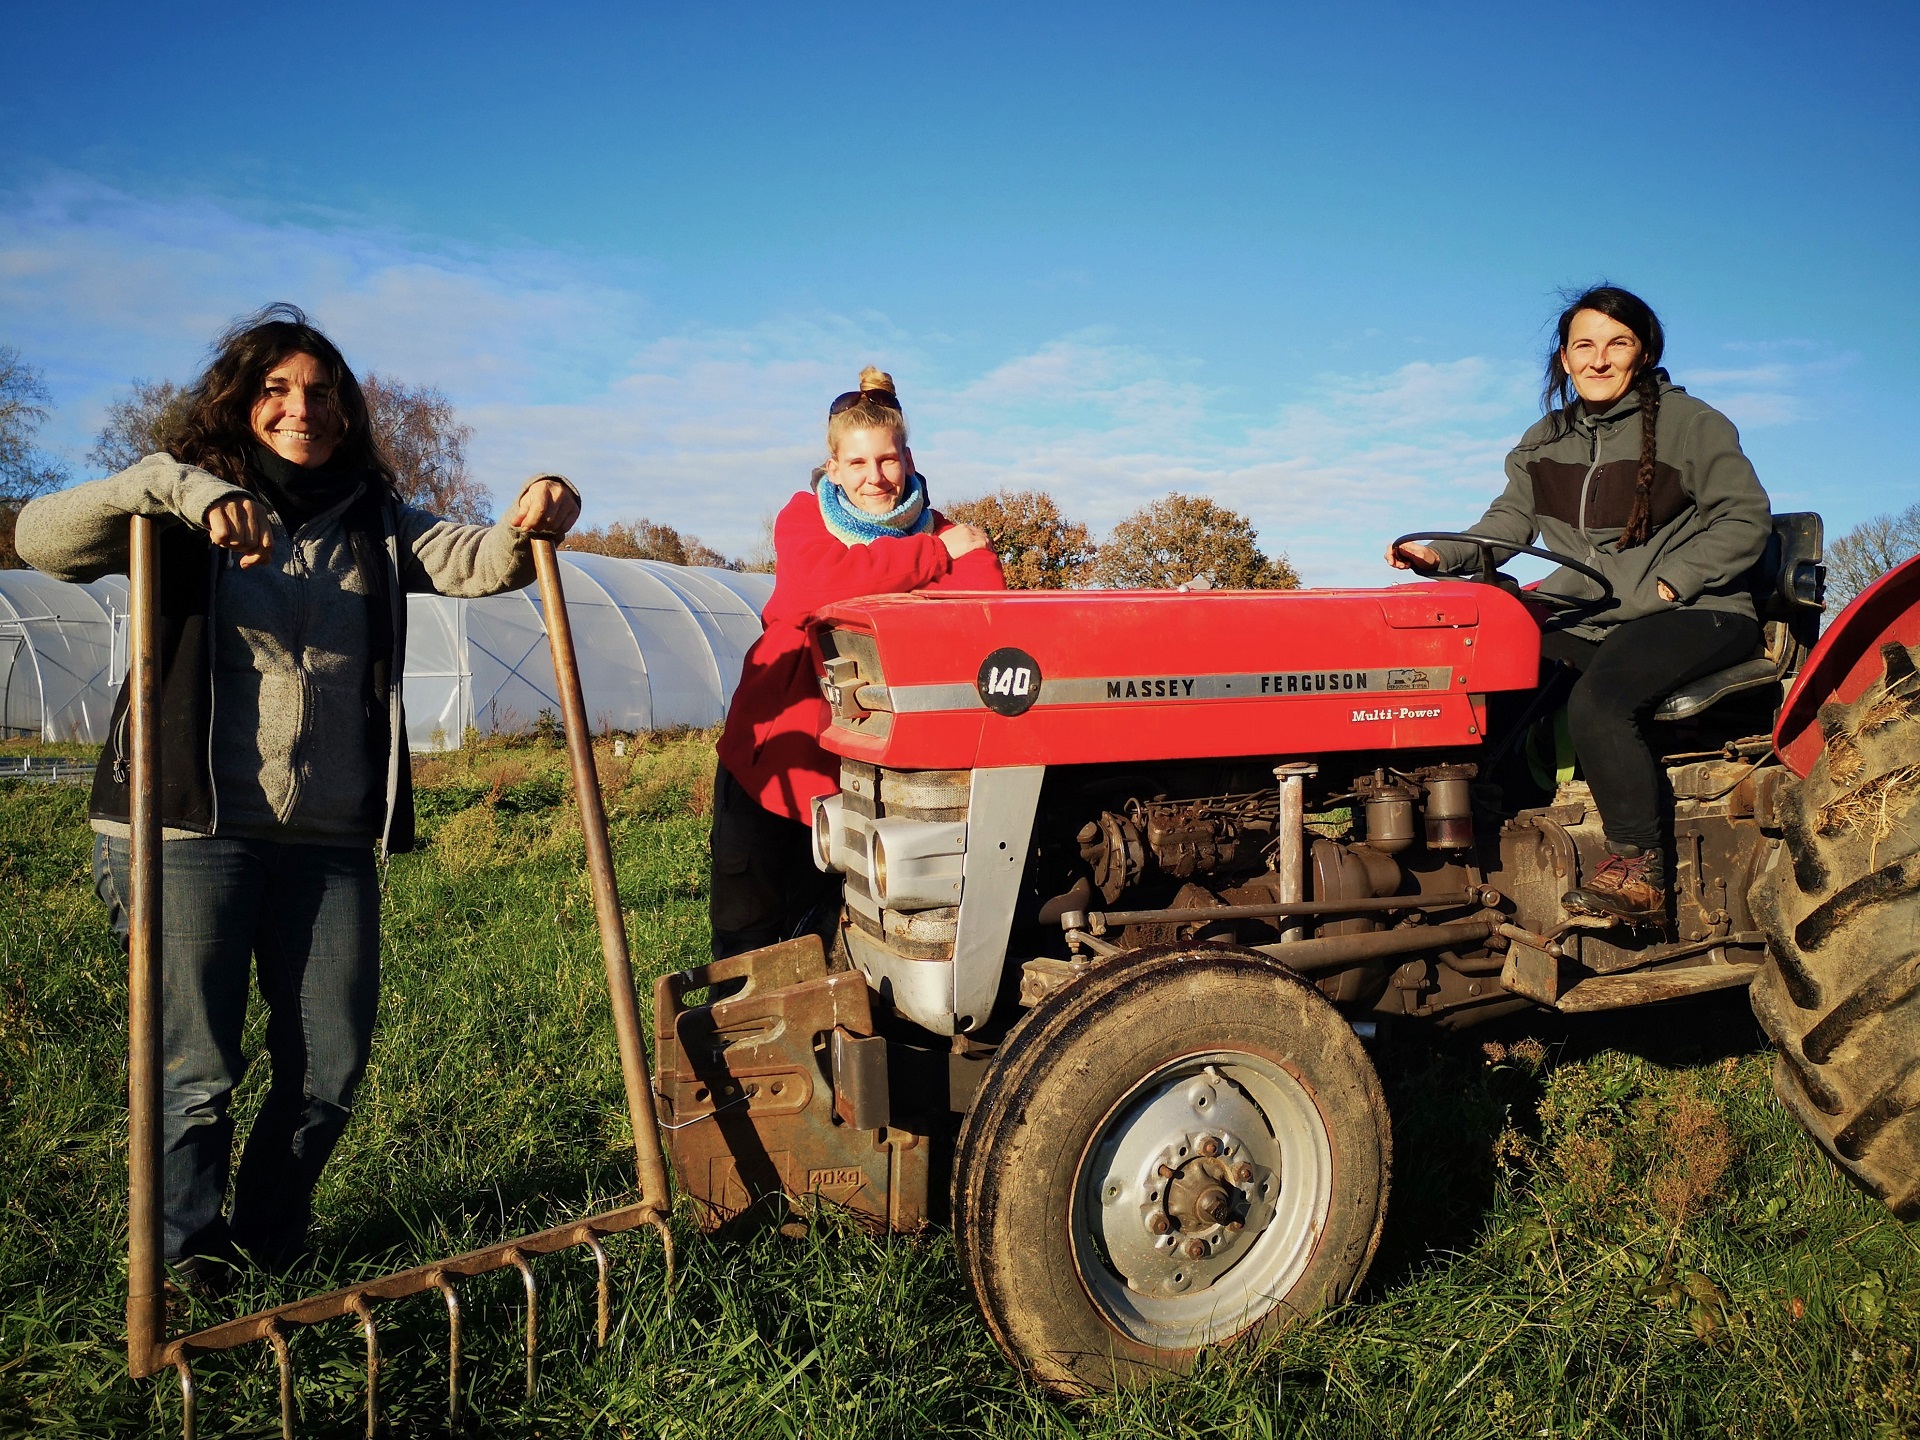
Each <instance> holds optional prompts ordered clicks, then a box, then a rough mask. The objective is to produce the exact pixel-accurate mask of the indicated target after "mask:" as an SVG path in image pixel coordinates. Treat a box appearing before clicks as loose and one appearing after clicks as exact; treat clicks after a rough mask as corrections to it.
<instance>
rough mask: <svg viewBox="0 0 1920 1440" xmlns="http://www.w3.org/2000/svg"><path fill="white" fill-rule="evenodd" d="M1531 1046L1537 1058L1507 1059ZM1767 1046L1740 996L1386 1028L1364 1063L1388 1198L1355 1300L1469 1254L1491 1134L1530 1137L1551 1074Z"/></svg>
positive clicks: (1490, 1199)
mask: <svg viewBox="0 0 1920 1440" xmlns="http://www.w3.org/2000/svg"><path fill="white" fill-rule="evenodd" d="M1528 1040H1532V1041H1535V1042H1538V1044H1539V1045H1540V1046H1541V1047H1542V1057H1543V1058H1542V1063H1539V1064H1535V1065H1527V1064H1519V1063H1509V1062H1508V1061H1507V1060H1506V1059H1505V1056H1506V1054H1508V1053H1511V1052H1512V1051H1513V1049H1514V1047H1515V1046H1516V1045H1521V1044H1523V1043H1524V1042H1526V1041H1528ZM1766 1048H1767V1040H1766V1037H1765V1035H1763V1034H1762V1033H1761V1030H1760V1027H1759V1026H1758V1025H1757V1024H1756V1023H1755V1021H1754V1019H1753V1012H1752V1011H1751V1010H1750V1009H1749V1008H1748V1005H1747V994H1746V991H1744V990H1727V991H1721V992H1718V993H1716V994H1712V995H1706V996H1701V997H1699V998H1697V999H1691V1000H1681V1001H1675V1002H1672V1003H1669V1004H1666V1005H1656V1006H1651V1007H1648V1008H1646V1009H1639V1010H1620V1011H1612V1012H1603V1013H1600V1014H1595V1015H1575V1016H1569V1015H1559V1014H1555V1013H1552V1012H1549V1011H1544V1010H1542V1011H1534V1012H1523V1013H1521V1014H1517V1015H1510V1016H1506V1017H1503V1018H1501V1019H1500V1020H1496V1021H1493V1022H1491V1023H1489V1024H1487V1025H1484V1026H1481V1027H1480V1028H1478V1029H1475V1030H1470V1031H1466V1032H1464V1033H1461V1034H1449V1033H1447V1032H1444V1031H1440V1030H1437V1029H1426V1028H1419V1027H1415V1026H1412V1025H1405V1026H1401V1027H1397V1028H1394V1029H1391V1030H1386V1031H1383V1038H1382V1040H1381V1041H1380V1043H1379V1044H1378V1045H1376V1046H1375V1048H1374V1050H1373V1058H1374V1063H1375V1065H1376V1066H1377V1067H1378V1068H1379V1071H1380V1080H1381V1084H1382V1086H1383V1087H1384V1089H1385V1090H1386V1094H1387V1105H1388V1107H1389V1109H1390V1110H1391V1111H1392V1113H1393V1154H1394V1165H1393V1169H1394V1174H1393V1194H1392V1196H1391V1198H1390V1201H1389V1203H1388V1206H1387V1223H1386V1229H1385V1231H1384V1232H1383V1234H1382V1235H1381V1239H1380V1250H1379V1253H1378V1255H1377V1256H1376V1257H1375V1260H1374V1263H1373V1267H1372V1269H1371V1270H1370V1271H1369V1272H1368V1277H1367V1284H1366V1287H1365V1291H1364V1292H1363V1294H1365V1295H1373V1296H1377V1295H1379V1294H1381V1293H1383V1292H1384V1291H1386V1290H1389V1289H1391V1288H1392V1287H1394V1286H1395V1285H1397V1284H1399V1283H1401V1282H1402V1281H1404V1280H1406V1279H1408V1278H1409V1277H1410V1276H1412V1275H1413V1274H1415V1273H1416V1272H1418V1271H1419V1270H1421V1269H1422V1268H1424V1267H1425V1266H1426V1265H1427V1264H1429V1263H1430V1262H1431V1261H1432V1260H1433V1259H1434V1258H1435V1257H1437V1256H1451V1255H1455V1254H1458V1253H1461V1252H1464V1251H1466V1250H1468V1249H1470V1248H1471V1247H1472V1245H1473V1243H1474V1240H1475V1238H1476V1237H1477V1236H1478V1235H1479V1234H1480V1232H1481V1230H1482V1229H1483V1228H1484V1226H1485V1224H1486V1221H1487V1217H1488V1214H1489V1213H1490V1212H1491V1211H1492V1209H1493V1208H1494V1205H1495V1203H1496V1202H1497V1200H1498V1198H1499V1193H1500V1170H1499V1166H1498V1163H1497V1159H1496V1152H1497V1147H1498V1145H1499V1142H1500V1137H1501V1135H1502V1134H1503V1133H1505V1132H1506V1131H1508V1130H1509V1129H1511V1130H1514V1131H1517V1132H1518V1133H1519V1134H1521V1135H1524V1136H1526V1137H1528V1138H1530V1139H1531V1138H1535V1137H1536V1136H1537V1135H1538V1131H1539V1123H1538V1119H1537V1116H1536V1113H1535V1110H1536V1107H1537V1105H1538V1104H1539V1100H1540V1096H1541V1094H1542V1090H1543V1087H1544V1083H1545V1080H1546V1077H1547V1075H1548V1074H1549V1073H1550V1071H1551V1070H1552V1069H1554V1068H1555V1067H1558V1066H1561V1065H1570V1064H1577V1063H1580V1062H1582V1061H1585V1060H1589V1059H1591V1058H1593V1057H1594V1056H1595V1055H1598V1054H1600V1053H1601V1052H1603V1051H1619V1052H1623V1053H1626V1054H1630V1055H1637V1056H1639V1057H1641V1058H1643V1059H1645V1060H1649V1061H1651V1062H1653V1063H1654V1064H1656V1065H1660V1066H1663V1067H1668V1068H1683V1067H1691V1066H1698V1065H1705V1064H1709V1063H1711V1062H1713V1061H1716V1060H1722V1059H1725V1058H1727V1057H1729V1056H1740V1055H1751V1054H1754V1053H1756V1052H1758V1051H1762V1050H1765V1049H1766ZM1496 1056H1498V1057H1499V1058H1496Z"/></svg>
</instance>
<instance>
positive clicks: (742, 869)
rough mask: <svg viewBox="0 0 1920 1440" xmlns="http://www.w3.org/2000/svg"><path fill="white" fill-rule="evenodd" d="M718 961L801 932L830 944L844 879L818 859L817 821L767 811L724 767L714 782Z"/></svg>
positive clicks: (713, 902) (712, 910)
mask: <svg viewBox="0 0 1920 1440" xmlns="http://www.w3.org/2000/svg"><path fill="white" fill-rule="evenodd" d="M708 846H709V848H710V849H711V850H712V852H713V884H712V886H711V887H710V888H709V890H708V892H707V915H708V918H709V919H710V920H711V921H712V922H713V958H714V959H716V960H724V959H726V957H727V956H729V955H738V954H740V953H741V952H743V951H746V950H758V949H759V948H760V947H761V946H762V945H774V944H778V943H779V942H780V941H782V940H792V939H795V938H797V937H798V936H801V935H806V934H809V933H811V934H817V935H819V936H820V937H821V939H822V940H823V941H824V940H826V939H827V938H828V937H829V936H831V934H832V933H833V927H834V923H835V921H836V919H837V917H838V914H839V904H838V902H839V899H840V877H839V876H838V875H832V874H823V873H822V872H821V871H820V870H818V869H816V868H815V866H814V863H813V832H812V828H811V827H810V826H806V825H802V824H801V823H800V822H799V821H798V820H789V819H787V817H786V816H784V815H775V814H774V813H773V812H772V811H770V810H768V809H766V808H764V807H763V806H762V805H761V804H760V802H759V801H757V800H755V799H754V798H753V797H752V796H751V795H749V794H748V793H747V792H746V791H745V790H743V789H741V788H740V782H739V781H737V780H735V779H734V778H733V775H732V774H731V773H730V772H729V771H728V769H727V767H726V766H724V765H722V766H720V767H719V769H718V771H717V773H716V774H715V775H714V779H713V833H712V836H711V838H710V839H709V841H708Z"/></svg>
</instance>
